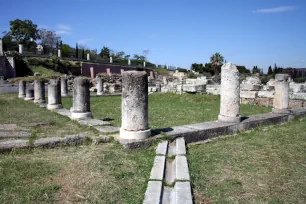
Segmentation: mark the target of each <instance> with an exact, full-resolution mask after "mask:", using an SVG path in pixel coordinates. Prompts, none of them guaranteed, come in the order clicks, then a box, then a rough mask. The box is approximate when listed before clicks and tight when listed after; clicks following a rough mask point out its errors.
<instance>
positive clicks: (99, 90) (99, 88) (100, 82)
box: [96, 76, 104, 96]
mask: <svg viewBox="0 0 306 204" xmlns="http://www.w3.org/2000/svg"><path fill="white" fill-rule="evenodd" d="M96 88H97V95H98V96H101V95H103V92H104V87H103V78H102V77H99V76H97V77H96Z"/></svg>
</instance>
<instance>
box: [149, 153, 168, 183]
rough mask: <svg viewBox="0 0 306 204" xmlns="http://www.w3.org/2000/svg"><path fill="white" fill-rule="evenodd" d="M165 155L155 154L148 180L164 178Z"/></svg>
mask: <svg viewBox="0 0 306 204" xmlns="http://www.w3.org/2000/svg"><path fill="white" fill-rule="evenodd" d="M165 161H166V157H165V156H156V157H155V159H154V163H153V167H152V170H151V175H150V180H160V181H162V180H163V179H164V171H165Z"/></svg>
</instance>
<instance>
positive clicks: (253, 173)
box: [188, 118, 306, 203]
mask: <svg viewBox="0 0 306 204" xmlns="http://www.w3.org/2000/svg"><path fill="white" fill-rule="evenodd" d="M305 126H306V119H305V118H304V119H300V120H294V121H291V122H289V123H287V124H285V125H278V126H273V127H268V128H267V127H265V128H258V129H256V130H254V131H249V132H243V133H240V134H238V135H237V136H232V137H225V138H218V139H216V140H213V141H211V142H210V143H207V144H202V145H195V146H190V147H189V150H188V153H189V156H188V161H189V168H190V173H191V181H192V185H193V191H194V196H195V200H196V203H305V202H306V197H305V195H306V177H305V168H306V165H305V163H306V158H305V153H306V149H305V145H306V137H305V135H306V129H305Z"/></svg>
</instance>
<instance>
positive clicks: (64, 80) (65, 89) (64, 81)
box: [61, 76, 68, 96]
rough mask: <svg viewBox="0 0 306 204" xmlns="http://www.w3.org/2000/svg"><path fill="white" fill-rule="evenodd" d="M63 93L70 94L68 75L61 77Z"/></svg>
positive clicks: (64, 94) (63, 94)
mask: <svg viewBox="0 0 306 204" xmlns="http://www.w3.org/2000/svg"><path fill="white" fill-rule="evenodd" d="M61 95H62V96H68V79H67V77H66V76H62V77H61Z"/></svg>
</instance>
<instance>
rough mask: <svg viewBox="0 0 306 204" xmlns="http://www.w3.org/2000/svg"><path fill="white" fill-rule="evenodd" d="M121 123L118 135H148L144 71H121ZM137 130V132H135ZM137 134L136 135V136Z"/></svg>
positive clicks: (140, 136) (145, 74)
mask: <svg viewBox="0 0 306 204" xmlns="http://www.w3.org/2000/svg"><path fill="white" fill-rule="evenodd" d="M121 110H122V125H121V131H120V137H126V139H128V138H130V139H136V138H133V137H134V136H135V134H138V136H139V139H143V138H146V137H148V136H150V134H149V132H150V131H149V124H148V77H147V73H146V72H144V71H127V72H123V73H122V109H121ZM137 132H138V133H137ZM138 136H137V137H138Z"/></svg>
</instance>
